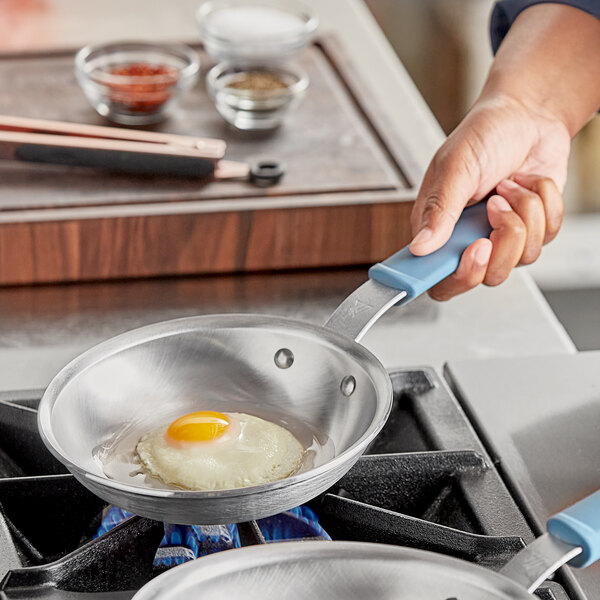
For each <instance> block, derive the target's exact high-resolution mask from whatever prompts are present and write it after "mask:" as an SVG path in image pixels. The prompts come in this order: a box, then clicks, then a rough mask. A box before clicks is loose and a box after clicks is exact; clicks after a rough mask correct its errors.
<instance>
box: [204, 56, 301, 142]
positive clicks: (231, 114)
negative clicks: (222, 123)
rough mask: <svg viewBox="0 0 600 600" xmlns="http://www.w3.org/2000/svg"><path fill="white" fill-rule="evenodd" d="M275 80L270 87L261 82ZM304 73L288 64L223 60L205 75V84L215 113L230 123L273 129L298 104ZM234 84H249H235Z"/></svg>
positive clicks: (244, 128) (256, 129) (242, 127)
mask: <svg viewBox="0 0 600 600" xmlns="http://www.w3.org/2000/svg"><path fill="white" fill-rule="evenodd" d="M265 79H266V80H267V83H268V82H269V81H273V80H275V81H279V82H280V83H281V87H275V88H272V89H270V88H269V86H267V87H265V86H264V83H263V84H261V85H258V87H253V84H252V83H250V84H249V83H248V82H249V81H250V82H254V83H255V84H256V83H259V84H260V82H261V81H263V82H264V81H265ZM308 82H309V80H308V75H307V74H306V73H305V72H304V70H303V69H301V68H300V67H298V66H296V65H290V64H281V63H278V64H275V63H270V64H265V63H259V64H252V63H234V62H224V63H221V64H218V65H217V66H216V67H213V68H212V69H211V70H210V71H209V72H208V74H207V76H206V86H207V88H208V92H209V94H210V96H211V97H212V99H213V100H214V103H215V106H216V108H217V111H218V112H219V114H220V115H221V116H222V117H223V118H224V119H225V120H226V121H227V122H228V123H230V124H231V125H233V126H234V127H237V128H238V129H243V130H246V131H259V130H266V129H274V128H275V127H277V126H278V125H279V124H280V123H281V120H282V119H283V117H284V116H285V115H286V114H287V113H288V112H289V111H290V110H292V109H293V108H295V107H296V106H298V104H299V103H300V101H301V100H302V98H303V97H304V94H305V92H306V89H307V88H308ZM238 85H242V86H247V85H250V86H251V87H236V86H238Z"/></svg>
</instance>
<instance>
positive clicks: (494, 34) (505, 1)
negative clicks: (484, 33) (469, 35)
mask: <svg viewBox="0 0 600 600" xmlns="http://www.w3.org/2000/svg"><path fill="white" fill-rule="evenodd" d="M548 2H552V3H554V4H567V5H569V6H574V7H575V8H579V9H581V10H584V11H585V12H587V13H590V14H591V15H594V16H595V17H596V18H597V19H600V0H500V2H496V5H495V6H494V9H493V10H492V18H491V21H490V36H491V38H492V49H493V50H494V54H495V53H496V51H497V50H498V47H499V46H500V43H501V42H502V40H503V39H504V36H505V35H506V34H507V33H508V30H509V29H510V26H511V25H512V24H513V22H514V20H515V19H516V18H517V17H518V15H519V13H521V12H522V11H523V10H525V9H526V8H529V7H530V6H533V5H534V4H544V3H548Z"/></svg>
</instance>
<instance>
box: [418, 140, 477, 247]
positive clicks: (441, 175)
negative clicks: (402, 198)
mask: <svg viewBox="0 0 600 600" xmlns="http://www.w3.org/2000/svg"><path fill="white" fill-rule="evenodd" d="M438 154H439V153H438ZM447 156H448V158H447V159H446V160H440V159H439V158H438V155H436V157H435V158H434V159H433V161H432V163H431V165H430V166H429V168H428V169H427V173H426V174H425V178H424V179H423V184H422V185H421V189H420V190H419V194H418V196H417V200H416V202H415V205H414V207H413V211H412V215H411V222H412V231H413V235H414V237H413V240H412V242H411V244H410V251H411V252H412V253H413V254H415V255H416V256H422V255H424V254H430V253H431V252H434V251H435V250H437V249H438V248H441V247H442V246H443V245H444V244H445V243H446V242H447V241H448V239H449V238H450V236H451V235H452V231H453V229H454V226H455V225H456V222H457V221H458V219H459V217H460V215H461V213H462V211H463V209H464V208H465V206H466V205H467V203H468V202H469V200H471V198H473V196H474V195H475V193H476V191H477V187H478V182H477V181H476V179H475V177H474V176H473V175H474V171H476V170H477V169H476V168H475V166H473V167H471V166H470V165H468V164H467V159H466V157H464V156H460V152H456V151H454V152H453V153H451V154H449V155H447Z"/></svg>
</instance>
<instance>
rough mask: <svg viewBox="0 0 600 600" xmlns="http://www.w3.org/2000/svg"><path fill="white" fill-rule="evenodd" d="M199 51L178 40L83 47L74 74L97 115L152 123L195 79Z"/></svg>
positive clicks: (173, 104)
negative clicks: (165, 42) (172, 41)
mask: <svg viewBox="0 0 600 600" xmlns="http://www.w3.org/2000/svg"><path fill="white" fill-rule="evenodd" d="M199 69H200V62H199V59H198V55H197V54H196V52H194V51H193V50H192V49H191V48H189V47H188V46H185V45H183V44H155V43H146V42H115V43H110V44H102V45H97V46H86V47H85V48H82V49H81V50H80V51H79V52H78V53H77V55H76V56H75V76H76V77H77V81H78V82H79V85H80V86H81V88H82V89H83V92H84V93H85V95H86V97H87V99H88V100H89V101H90V103H91V104H92V106H93V107H94V108H95V109H96V110H97V111H98V113H99V114H100V115H102V116H103V117H106V118H107V119H110V120H111V121H114V122H116V123H123V124H125V125H146V124H148V123H156V122H158V121H160V120H162V119H163V118H164V117H166V116H167V114H168V112H169V111H170V110H171V109H172V108H173V107H174V106H175V105H176V104H177V103H178V102H179V100H181V98H182V96H183V95H184V93H185V92H186V91H187V90H189V89H190V88H191V87H192V86H193V85H194V84H195V83H196V81H197V79H198V71H199Z"/></svg>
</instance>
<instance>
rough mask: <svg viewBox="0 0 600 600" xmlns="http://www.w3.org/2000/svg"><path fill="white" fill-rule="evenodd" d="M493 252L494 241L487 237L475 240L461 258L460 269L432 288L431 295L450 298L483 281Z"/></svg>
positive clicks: (436, 297)
mask: <svg viewBox="0 0 600 600" xmlns="http://www.w3.org/2000/svg"><path fill="white" fill-rule="evenodd" d="M491 254H492V242H491V241H490V240H487V239H481V240H477V241H476V242H473V243H472V244H471V245H470V246H469V247H468V248H467V249H466V250H465V251H464V252H463V255H462V257H461V259H460V264H459V265H458V269H456V271H455V272H454V273H453V274H452V275H450V277H446V279H444V280H443V281H441V282H440V283H438V284H437V285H436V286H435V287H433V288H431V290H430V291H429V295H430V296H431V297H432V298H433V299H434V300H450V298H452V297H454V296H457V295H458V294H464V293H465V292H468V291H469V290H471V289H473V288H474V287H476V286H478V285H479V284H480V283H482V282H483V279H484V277H485V273H486V269H487V266H488V261H489V260H490V256H491Z"/></svg>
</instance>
